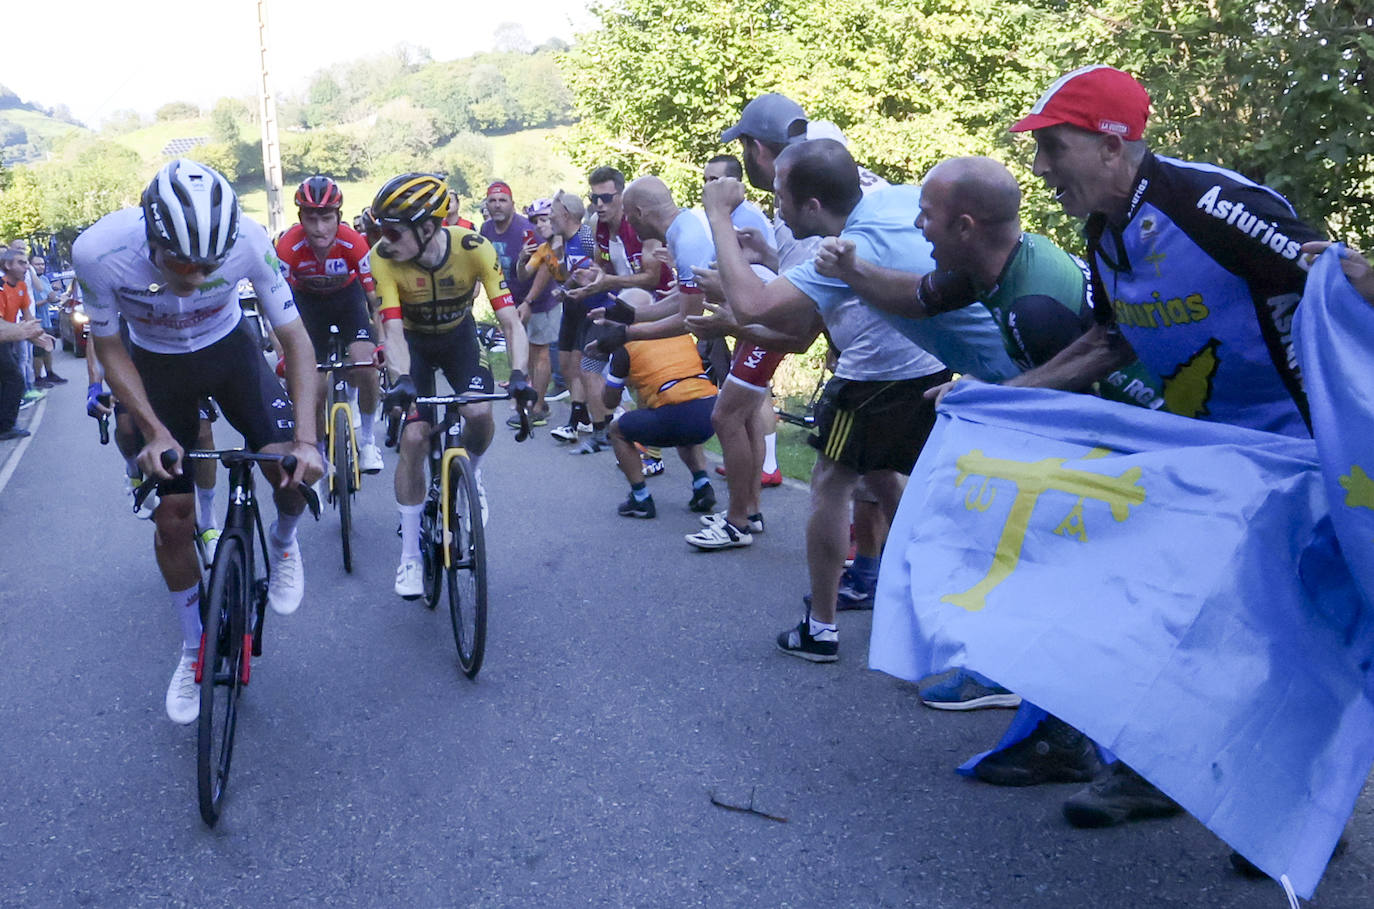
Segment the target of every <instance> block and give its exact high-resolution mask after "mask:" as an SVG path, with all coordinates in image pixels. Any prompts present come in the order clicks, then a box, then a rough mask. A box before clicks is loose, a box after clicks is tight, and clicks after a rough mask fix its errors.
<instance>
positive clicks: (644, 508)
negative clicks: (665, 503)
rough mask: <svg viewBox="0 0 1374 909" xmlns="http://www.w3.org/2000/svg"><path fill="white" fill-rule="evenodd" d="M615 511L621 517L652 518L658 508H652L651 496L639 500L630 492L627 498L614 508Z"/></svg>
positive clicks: (652, 499)
mask: <svg viewBox="0 0 1374 909" xmlns="http://www.w3.org/2000/svg"><path fill="white" fill-rule="evenodd" d="M615 513H616V514H618V515H620V516H621V517H622V518H652V517H656V516H657V515H658V509H656V508H654V497H653V496H649V497H648V498H647V499H645V500H644V501H643V502H640V501H638V500H637V499H636V498H635V494H634V493H633V492H632V493H630V495H629V498H627V499H626V500H625V501H623V502H621V503H620V507H619V508H617V509H616V510H615Z"/></svg>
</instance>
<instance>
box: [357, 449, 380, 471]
mask: <svg viewBox="0 0 1374 909" xmlns="http://www.w3.org/2000/svg"><path fill="white" fill-rule="evenodd" d="M358 469H359V470H361V471H362V472H363V473H381V472H382V450H381V449H380V448H378V447H377V446H376V445H375V444H373V445H364V446H363V447H362V448H359V449H358Z"/></svg>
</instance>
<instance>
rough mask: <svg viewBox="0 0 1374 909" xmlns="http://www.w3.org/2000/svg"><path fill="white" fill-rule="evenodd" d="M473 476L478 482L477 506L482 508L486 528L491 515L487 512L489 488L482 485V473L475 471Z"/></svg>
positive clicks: (483, 523) (483, 524) (483, 522)
mask: <svg viewBox="0 0 1374 909" xmlns="http://www.w3.org/2000/svg"><path fill="white" fill-rule="evenodd" d="M473 475H474V477H475V479H476V480H477V504H478V505H480V506H482V526H483V527H486V526H487V517H488V514H489V512H488V511H487V488H486V487H485V486H483V485H482V471H480V470H476V471H473Z"/></svg>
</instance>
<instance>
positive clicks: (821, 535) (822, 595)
mask: <svg viewBox="0 0 1374 909" xmlns="http://www.w3.org/2000/svg"><path fill="white" fill-rule="evenodd" d="M726 469H727V470H728V469H729V468H728V467H727V468H726ZM754 477H755V482H756V483H757V482H758V480H757V477H758V471H757V470H756V471H755V472H754ZM858 482H859V474H858V473H856V472H855V471H853V470H851V469H850V468H848V467H845V466H844V465H842V464H837V463H836V462H834V461H832V460H830V459H829V458H827V457H825V456H823V455H822V456H821V457H820V458H818V459H817V460H816V469H815V470H813V471H812V472H811V515H810V517H809V518H808V519H807V522H806V565H807V569H808V571H809V572H810V575H811V618H812V619H814V620H816V621H817V622H824V623H825V624H827V625H833V624H835V598H836V597H837V596H838V593H839V589H840V575H841V574H842V573H843V572H844V557H845V556H846V555H847V554H848V553H849V501H850V497H851V496H852V495H853V493H854V487H855V486H856V485H857V484H858Z"/></svg>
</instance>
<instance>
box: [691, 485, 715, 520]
mask: <svg viewBox="0 0 1374 909" xmlns="http://www.w3.org/2000/svg"><path fill="white" fill-rule="evenodd" d="M687 507H688V508H690V509H691V510H692V511H695V512H703V513H704V512H707V511H710V510H711V509H713V508H715V507H716V491H715V490H714V489H712V488H711V484H710V483H707V484H706V485H705V486H703V487H701V488H700V489H694V490H692V500H691V501H690V502H688V503H687Z"/></svg>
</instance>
